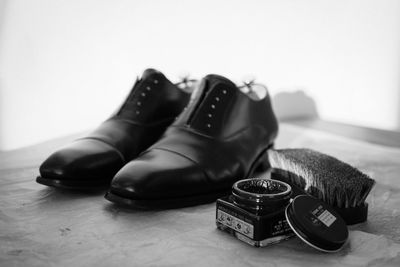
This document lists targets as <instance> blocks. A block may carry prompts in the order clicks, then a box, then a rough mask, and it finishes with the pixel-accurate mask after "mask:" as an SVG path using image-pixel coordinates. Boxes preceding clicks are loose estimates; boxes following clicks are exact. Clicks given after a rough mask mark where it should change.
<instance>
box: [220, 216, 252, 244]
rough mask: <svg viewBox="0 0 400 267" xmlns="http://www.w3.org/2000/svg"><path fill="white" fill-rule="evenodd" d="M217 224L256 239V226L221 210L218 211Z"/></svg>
mask: <svg viewBox="0 0 400 267" xmlns="http://www.w3.org/2000/svg"><path fill="white" fill-rule="evenodd" d="M217 222H219V223H221V224H223V225H225V226H227V227H229V228H231V229H233V230H235V231H236V232H238V233H241V234H243V235H245V236H247V237H250V238H254V226H253V225H252V224H249V223H247V222H245V221H243V220H240V219H239V218H236V217H234V216H232V215H230V214H228V213H226V212H223V211H222V210H220V209H218V210H217Z"/></svg>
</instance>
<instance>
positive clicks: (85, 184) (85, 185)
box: [36, 176, 111, 190]
mask: <svg viewBox="0 0 400 267" xmlns="http://www.w3.org/2000/svg"><path fill="white" fill-rule="evenodd" d="M36 182H37V183H39V184H42V185H46V186H51V187H55V188H61V189H73V190H91V189H93V190H96V189H104V188H106V187H108V186H109V185H110V182H111V179H107V180H105V181H102V180H101V181H100V182H98V183H93V181H88V180H76V181H75V180H68V181H67V180H62V179H49V178H44V177H41V176H38V177H36Z"/></svg>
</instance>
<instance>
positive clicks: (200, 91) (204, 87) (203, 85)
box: [193, 74, 236, 98]
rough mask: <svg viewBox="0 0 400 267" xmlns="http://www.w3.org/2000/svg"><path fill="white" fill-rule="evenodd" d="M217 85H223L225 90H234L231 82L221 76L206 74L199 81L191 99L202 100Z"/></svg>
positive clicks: (234, 87) (234, 86)
mask: <svg viewBox="0 0 400 267" xmlns="http://www.w3.org/2000/svg"><path fill="white" fill-rule="evenodd" d="M219 84H224V85H225V89H226V90H236V85H235V84H234V83H233V82H232V81H231V80H229V79H227V78H225V77H223V76H221V75H217V74H208V75H207V76H205V77H204V78H203V79H202V80H201V81H200V85H199V87H198V88H197V90H196V91H195V92H194V96H193V97H194V98H198V97H200V98H204V97H205V95H206V94H207V93H208V92H209V91H212V90H213V89H214V88H215V87H216V86H217V85H219Z"/></svg>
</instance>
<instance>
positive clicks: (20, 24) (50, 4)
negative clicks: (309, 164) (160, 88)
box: [0, 0, 400, 149]
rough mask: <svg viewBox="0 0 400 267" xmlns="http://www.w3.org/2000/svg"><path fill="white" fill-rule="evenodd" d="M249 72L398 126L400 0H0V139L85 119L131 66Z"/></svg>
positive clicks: (341, 115) (70, 128)
mask: <svg viewBox="0 0 400 267" xmlns="http://www.w3.org/2000/svg"><path fill="white" fill-rule="evenodd" d="M150 66H152V67H156V68H159V69H160V70H162V71H163V72H164V73H165V74H166V75H167V76H169V77H171V78H174V77H175V78H177V77H178V76H179V75H180V74H182V73H185V72H190V73H191V74H192V75H194V76H196V77H201V76H203V75H205V74H207V73H213V72H214V73H219V74H223V75H226V76H228V77H229V78H231V79H233V80H236V81H239V80H240V79H241V78H242V77H244V76H246V75H249V74H250V75H253V76H255V77H257V78H258V80H259V81H262V82H265V83H266V84H267V85H268V87H269V88H270V91H271V93H272V94H277V93H279V92H282V91H296V90H303V91H304V92H305V93H306V94H307V95H309V96H310V97H311V98H312V99H314V101H315V102H316V103H317V108H318V112H319V114H320V116H321V117H322V118H323V119H327V120H334V121H340V122H346V123H352V124H356V125H364V126H371V127H378V128H383V129H397V130H399V129H400V108H399V106H400V75H399V74H400V1H398V0H332V1H327V0H302V1H296V0H292V1H290V0H276V1H265V0H264V1H262V0H259V1H256V0H246V1H244V0H243V1H233V0H230V1H216V0H202V1H190V0H186V1H183V0H182V1H176V0H169V1H166V0H143V1H132V0H124V1H121V0H119V1H115V0H75V1H61V0H36V1H33V0H0V149H13V148H17V147H21V146H25V145H29V144H33V143H36V142H40V141H44V140H47V139H49V138H53V137H57V136H61V135H66V134H69V133H74V132H78V131H82V130H87V129H90V128H92V127H94V126H96V125H97V124H99V123H100V122H101V121H102V120H104V119H106V118H107V116H108V115H109V114H110V113H111V112H112V111H113V110H114V109H115V108H116V107H117V106H118V105H119V104H120V102H121V101H122V99H123V98H124V96H125V95H126V94H127V92H128V91H129V90H130V88H131V86H132V83H133V81H134V79H135V77H136V75H138V74H140V72H141V71H142V70H143V69H145V68H146V67H150Z"/></svg>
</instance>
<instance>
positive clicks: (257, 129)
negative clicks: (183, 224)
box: [106, 75, 278, 207]
mask: <svg viewBox="0 0 400 267" xmlns="http://www.w3.org/2000/svg"><path fill="white" fill-rule="evenodd" d="M277 131H278V123H277V120H276V117H275V115H274V113H273V110H272V107H271V102H270V98H269V96H268V95H267V96H266V97H265V98H263V99H260V100H254V99H252V98H250V97H249V96H248V95H246V94H245V93H243V92H241V91H240V90H239V89H238V88H237V87H236V86H235V84H233V83H232V82H231V81H229V80H228V79H226V78H224V77H222V76H218V75H208V76H206V77H205V78H204V79H203V80H202V82H201V84H200V86H199V87H198V88H197V90H196V91H195V93H193V97H192V100H191V103H190V104H189V106H188V108H187V109H185V111H184V112H182V114H181V115H180V116H179V117H178V118H177V120H176V121H175V122H174V123H173V124H172V125H171V126H170V127H169V128H168V130H167V131H166V132H165V133H164V134H163V136H162V138H161V139H160V140H159V141H158V142H156V143H155V144H153V145H152V146H151V147H150V148H149V149H147V150H146V151H144V152H143V153H141V155H140V156H139V157H138V158H136V159H134V160H133V161H131V162H129V163H128V164H126V165H125V166H124V167H123V168H122V169H121V170H120V171H119V172H118V173H117V174H116V176H115V177H114V179H113V181H112V183H111V188H110V191H109V193H108V194H107V195H106V198H108V199H109V200H111V201H114V202H117V203H124V204H131V205H134V206H138V207H140V206H143V207H147V206H152V204H153V207H157V205H159V206H162V205H163V204H165V203H168V201H172V202H174V201H175V202H177V203H175V204H177V206H187V205H191V204H196V203H201V202H203V201H202V200H205V199H207V200H208V201H211V200H214V199H215V196H217V195H218V194H220V193H221V192H226V191H229V190H230V188H231V186H232V184H233V183H234V182H236V181H237V180H240V179H244V178H247V177H249V176H250V175H252V174H253V173H254V171H255V169H256V168H257V167H258V166H260V165H262V164H265V162H263V160H264V156H265V154H266V151H267V149H268V148H270V147H271V146H272V144H273V141H274V139H275V137H276V136H277ZM202 196H204V198H202ZM186 199H191V201H189V202H185V200H186ZM193 199H195V200H194V201H192V200H193ZM208 201H206V202H208ZM142 203H145V204H144V205H141V204H142ZM188 203H190V204H188Z"/></svg>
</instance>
